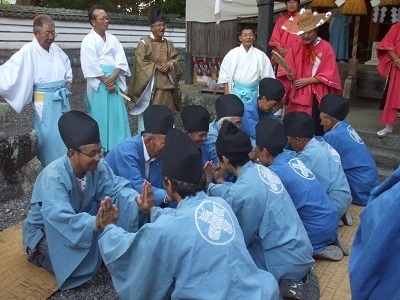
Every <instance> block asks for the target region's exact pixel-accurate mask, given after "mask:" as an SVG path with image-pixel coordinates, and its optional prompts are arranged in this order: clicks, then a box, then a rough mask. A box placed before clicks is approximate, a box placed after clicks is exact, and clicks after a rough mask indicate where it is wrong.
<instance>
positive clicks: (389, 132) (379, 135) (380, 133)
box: [376, 129, 392, 138]
mask: <svg viewBox="0 0 400 300" xmlns="http://www.w3.org/2000/svg"><path fill="white" fill-rule="evenodd" d="M391 133H392V132H391V131H387V130H386V129H382V130H379V131H378V132H377V133H376V135H377V136H378V137H380V138H384V137H385V136H387V135H389V134H391Z"/></svg>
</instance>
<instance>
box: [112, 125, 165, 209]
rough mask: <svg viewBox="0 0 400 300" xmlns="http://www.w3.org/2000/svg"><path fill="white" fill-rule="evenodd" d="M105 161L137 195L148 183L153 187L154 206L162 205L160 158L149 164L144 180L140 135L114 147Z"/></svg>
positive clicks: (143, 161) (162, 191) (163, 196)
mask: <svg viewBox="0 0 400 300" xmlns="http://www.w3.org/2000/svg"><path fill="white" fill-rule="evenodd" d="M105 160H106V161H107V163H108V164H109V165H110V167H111V169H112V170H113V171H114V173H115V175H118V176H122V177H124V178H126V179H128V180H129V181H130V182H131V184H132V187H133V188H134V189H135V190H136V191H137V192H138V193H141V192H142V186H143V181H144V180H145V179H146V180H147V181H149V182H150V183H151V185H152V187H153V191H154V198H155V205H161V204H162V201H163V200H164V198H165V195H166V193H165V190H164V189H163V188H162V186H163V185H162V178H161V165H162V164H161V158H156V159H155V160H153V161H152V162H151V163H150V171H149V177H148V178H146V175H145V170H146V162H145V159H144V148H143V139H142V136H141V134H140V133H138V134H137V135H135V136H133V137H131V138H129V139H126V140H124V141H122V142H121V143H119V144H118V145H117V146H115V147H114V149H113V150H111V151H110V153H108V154H107V156H106V158H105Z"/></svg>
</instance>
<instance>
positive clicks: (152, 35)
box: [150, 33, 165, 41]
mask: <svg viewBox="0 0 400 300" xmlns="http://www.w3.org/2000/svg"><path fill="white" fill-rule="evenodd" d="M150 38H152V39H153V40H155V38H154V34H153V33H151V34H150ZM161 40H163V41H164V40H165V38H164V37H162V38H161Z"/></svg>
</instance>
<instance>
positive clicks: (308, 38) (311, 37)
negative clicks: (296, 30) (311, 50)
mask: <svg viewBox="0 0 400 300" xmlns="http://www.w3.org/2000/svg"><path fill="white" fill-rule="evenodd" d="M317 34H318V29H313V30H310V31H307V32H304V33H302V34H301V35H300V37H301V40H302V41H303V44H305V45H312V44H314V42H315V40H316V39H317Z"/></svg>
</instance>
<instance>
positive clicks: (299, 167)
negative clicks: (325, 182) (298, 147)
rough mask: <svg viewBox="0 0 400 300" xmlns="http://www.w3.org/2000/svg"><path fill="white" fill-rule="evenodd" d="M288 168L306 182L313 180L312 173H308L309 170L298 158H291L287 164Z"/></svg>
mask: <svg viewBox="0 0 400 300" xmlns="http://www.w3.org/2000/svg"><path fill="white" fill-rule="evenodd" d="M288 164H289V166H290V167H291V168H292V169H293V171H295V172H296V173H297V174H298V175H300V176H301V177H303V178H305V179H307V180H314V179H315V175H314V173H313V172H311V171H310V169H309V168H307V167H306V165H305V164H304V163H303V162H302V161H301V160H300V159H298V158H292V159H291V160H289V162H288Z"/></svg>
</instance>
